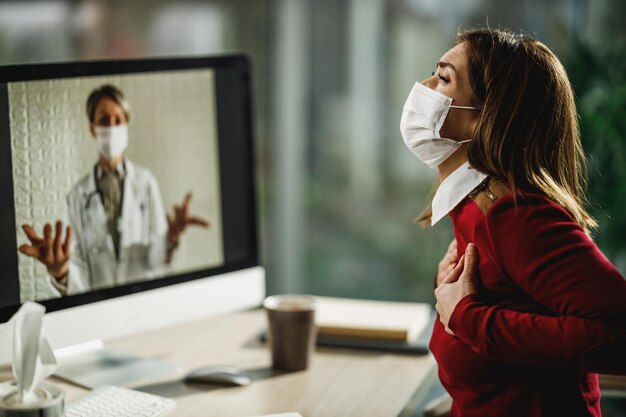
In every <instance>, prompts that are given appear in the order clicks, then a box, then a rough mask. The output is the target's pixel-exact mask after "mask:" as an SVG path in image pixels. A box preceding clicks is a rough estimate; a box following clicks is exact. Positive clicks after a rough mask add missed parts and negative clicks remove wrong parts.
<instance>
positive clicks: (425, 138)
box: [401, 30, 626, 417]
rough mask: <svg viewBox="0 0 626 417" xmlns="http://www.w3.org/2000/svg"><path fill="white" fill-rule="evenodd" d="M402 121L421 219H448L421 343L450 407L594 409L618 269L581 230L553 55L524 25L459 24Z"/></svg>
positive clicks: (580, 198)
mask: <svg viewBox="0 0 626 417" xmlns="http://www.w3.org/2000/svg"><path fill="white" fill-rule="evenodd" d="M401 130H402V133H403V137H404V140H405V143H406V144H407V146H409V148H410V149H411V150H412V151H413V152H414V153H415V154H416V155H417V156H418V157H419V158H420V159H422V160H423V161H424V162H426V163H428V164H429V165H430V166H431V167H437V168H438V170H439V179H440V182H441V183H440V186H439V188H438V190H437V193H436V194H435V197H434V198H433V203H432V210H428V211H427V212H425V213H424V215H423V216H422V220H424V221H430V222H431V223H432V224H434V223H436V222H437V221H438V220H439V219H440V218H442V217H443V216H445V215H446V214H449V215H450V217H451V219H452V223H453V226H454V233H455V238H456V239H455V241H454V242H453V243H452V244H451V246H450V251H449V253H448V255H446V257H445V258H444V260H443V261H442V262H441V263H440V268H439V274H438V277H437V281H438V282H437V288H436V290H435V296H436V298H437V306H436V307H437V311H438V313H439V320H438V321H437V323H436V325H435V329H434V331H433V335H432V339H431V344H430V347H431V350H432V352H433V355H434V356H435V359H436V360H437V362H438V366H439V376H440V379H441V382H442V383H443V385H444V386H445V388H446V389H447V391H448V393H449V394H450V395H451V397H452V399H453V402H452V409H451V415H452V416H481V417H485V416H508V417H511V416H600V415H601V411H600V405H599V400H600V390H599V387H598V377H597V374H596V373H595V372H605V373H626V282H625V281H624V279H623V277H622V276H621V275H620V274H619V273H618V271H617V270H616V269H615V268H614V267H613V265H611V263H610V262H609V261H608V260H607V259H606V258H605V257H604V256H603V255H602V253H601V252H600V251H599V250H598V248H597V247H596V245H595V244H594V243H593V242H592V240H591V239H590V237H589V232H590V230H591V229H593V228H594V227H595V222H594V220H593V219H592V218H591V216H590V215H589V214H588V213H587V212H586V211H585V208H584V207H583V203H584V185H585V174H586V173H585V170H584V167H585V160H584V153H583V151H582V146H581V143H580V134H579V129H578V116H577V114H576V109H575V105H574V96H573V92H572V89H571V86H570V84H569V81H568V79H567V75H566V73H565V70H564V68H563V66H562V65H561V63H560V62H559V61H558V59H557V58H556V56H555V55H554V54H553V53H552V52H551V51H550V50H549V49H548V48H547V47H546V46H545V45H543V44H541V43H540V42H538V41H536V40H534V39H531V38H528V37H522V36H516V35H513V34H509V33H506V32H501V31H494V30H473V31H467V32H464V33H461V34H460V35H458V38H457V45H456V46H455V47H454V48H452V49H451V50H450V51H448V52H447V53H446V54H445V55H444V56H443V57H442V58H441V61H440V62H439V63H438V65H437V71H436V72H435V73H433V76H432V77H430V78H428V79H426V80H424V81H423V83H422V84H419V83H418V84H416V86H415V87H414V88H413V90H412V91H411V94H410V95H409V98H408V100H407V103H406V104H405V107H404V111H403V116H402V121H401ZM457 248H458V249H457ZM463 252H464V255H462V253H463ZM457 259H458V262H457Z"/></svg>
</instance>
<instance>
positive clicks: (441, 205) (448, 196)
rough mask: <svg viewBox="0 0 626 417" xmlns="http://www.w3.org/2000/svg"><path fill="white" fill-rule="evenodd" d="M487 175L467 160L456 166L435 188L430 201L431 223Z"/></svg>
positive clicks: (448, 210)
mask: <svg viewBox="0 0 626 417" xmlns="http://www.w3.org/2000/svg"><path fill="white" fill-rule="evenodd" d="M485 178H487V175H485V174H483V173H481V172H478V171H476V170H475V169H474V168H472V167H470V165H469V162H466V163H464V164H463V165H461V166H460V167H458V168H457V169H456V170H454V172H453V173H452V174H450V175H448V177H447V178H446V179H445V180H443V182H442V183H441V184H440V185H439V188H437V192H436V193H435V197H434V198H433V202H432V206H431V207H432V217H431V220H430V224H431V225H433V226H434V225H435V223H437V222H438V221H439V220H441V219H442V218H444V217H445V216H446V215H447V214H448V213H450V211H452V209H453V208H455V207H456V205H457V204H459V203H460V202H461V201H462V200H463V199H464V198H465V197H467V195H468V194H469V193H471V192H472V190H473V189H474V188H476V187H478V185H479V184H480V183H481V182H482V181H483V180H484V179H485Z"/></svg>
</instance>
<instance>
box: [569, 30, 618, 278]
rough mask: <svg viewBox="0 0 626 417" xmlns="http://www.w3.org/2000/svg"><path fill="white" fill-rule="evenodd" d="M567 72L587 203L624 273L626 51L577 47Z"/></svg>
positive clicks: (602, 243) (604, 245) (601, 239)
mask: <svg viewBox="0 0 626 417" xmlns="http://www.w3.org/2000/svg"><path fill="white" fill-rule="evenodd" d="M566 67H567V70H568V73H569V76H570V79H571V81H572V84H573V86H574V91H575V93H576V96H577V106H578V112H579V115H580V121H581V133H582V141H583V146H584V147H585V150H586V152H587V154H588V160H589V187H588V192H587V194H588V196H587V197H588V200H589V202H590V203H591V207H590V209H591V213H592V214H593V215H594V217H595V218H596V219H597V220H598V222H599V224H600V227H599V230H598V231H596V232H595V233H594V235H595V240H596V242H597V244H598V246H599V247H600V248H601V249H602V250H603V252H604V253H605V254H606V255H607V256H608V257H609V258H610V259H611V260H612V261H613V262H614V263H616V265H617V266H618V268H620V269H621V270H622V271H621V272H622V273H624V267H625V260H626V259H625V258H626V114H625V110H626V50H613V51H598V50H597V48H593V47H590V46H589V45H587V44H585V43H583V42H580V41H576V42H575V43H574V45H573V47H572V49H571V54H570V55H569V59H568V60H567V61H566Z"/></svg>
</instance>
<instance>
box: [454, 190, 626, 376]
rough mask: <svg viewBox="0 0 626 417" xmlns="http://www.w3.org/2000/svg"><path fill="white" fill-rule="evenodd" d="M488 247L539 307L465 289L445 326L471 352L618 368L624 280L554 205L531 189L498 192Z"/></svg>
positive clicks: (625, 360) (625, 315)
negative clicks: (505, 304)
mask: <svg viewBox="0 0 626 417" xmlns="http://www.w3.org/2000/svg"><path fill="white" fill-rule="evenodd" d="M486 227H487V233H488V236H489V239H490V240H491V241H490V250H491V252H492V254H493V255H494V258H495V260H496V262H497V263H498V264H499V265H500V267H501V269H502V270H503V272H504V273H505V274H506V275H507V276H508V277H509V278H510V279H512V280H513V281H514V282H515V283H516V284H517V285H518V286H519V287H520V288H521V289H522V290H524V291H525V292H526V293H527V294H528V295H529V296H530V297H531V298H532V299H534V300H535V301H536V302H537V303H538V304H540V305H542V306H544V307H546V308H547V309H548V310H549V311H551V312H552V314H551V315H541V314H533V313H525V312H519V311H513V310H507V309H504V308H501V307H499V306H488V305H485V304H482V303H481V302H480V297H479V296H477V295H470V296H468V297H465V298H464V299H463V300H461V302H460V303H459V304H458V305H457V307H456V308H455V310H454V313H453V314H452V317H451V318H450V322H449V327H450V329H451V330H452V331H454V333H455V334H456V335H457V336H458V337H459V338H461V340H463V341H464V342H465V343H466V344H468V345H469V346H471V347H472V349H473V350H475V351H476V352H478V353H479V354H481V355H483V356H485V357H487V358H489V359H494V360H500V361H505V362H509V363H517V364H524V365H532V366H550V367H562V368H579V369H585V370H591V371H595V372H605V373H626V281H624V278H623V277H622V276H621V275H620V274H619V272H618V271H617V270H616V269H615V268H614V267H613V265H612V264H611V263H610V262H609V261H608V260H607V259H606V257H604V255H603V254H602V253H601V252H600V250H599V249H598V248H597V246H596V245H595V244H594V243H593V242H592V241H591V240H590V239H589V238H588V237H587V235H586V234H585V233H584V232H583V230H582V229H581V228H580V226H578V225H577V224H576V223H575V222H574V221H573V220H572V218H571V217H570V215H569V214H568V213H567V212H566V211H565V210H563V209H562V208H561V207H559V206H558V205H556V204H554V203H552V202H550V201H548V200H547V199H546V198H544V197H542V196H539V195H532V194H531V195H528V194H525V195H524V196H523V197H519V196H518V199H517V204H515V202H514V200H513V198H512V196H506V197H503V198H501V199H499V200H498V201H497V202H496V203H495V204H494V205H493V206H492V207H491V209H490V210H489V212H488V213H487V218H486Z"/></svg>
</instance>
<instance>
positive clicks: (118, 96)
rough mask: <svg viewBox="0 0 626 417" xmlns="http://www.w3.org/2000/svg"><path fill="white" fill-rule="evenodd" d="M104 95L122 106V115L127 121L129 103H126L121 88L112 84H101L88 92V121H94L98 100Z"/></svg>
mask: <svg viewBox="0 0 626 417" xmlns="http://www.w3.org/2000/svg"><path fill="white" fill-rule="evenodd" d="M105 97H106V98H109V99H111V100H113V101H114V102H116V103H117V104H118V105H119V106H120V107H121V108H122V110H123V111H124V115H125V116H126V122H129V121H130V104H128V100H126V97H125V96H124V93H122V90H120V89H119V88H117V87H116V86H114V85H112V84H104V85H101V86H100V87H98V88H96V89H95V90H93V91H92V92H91V93H90V94H89V97H88V98H87V117H89V122H90V123H94V122H95V120H94V119H95V117H96V108H97V107H98V103H100V100H102V99H103V98H105Z"/></svg>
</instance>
